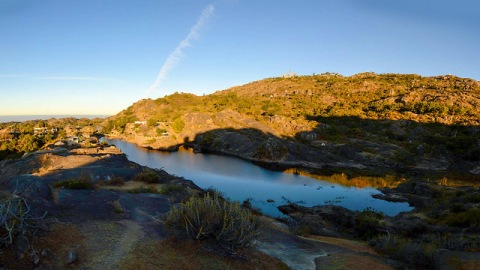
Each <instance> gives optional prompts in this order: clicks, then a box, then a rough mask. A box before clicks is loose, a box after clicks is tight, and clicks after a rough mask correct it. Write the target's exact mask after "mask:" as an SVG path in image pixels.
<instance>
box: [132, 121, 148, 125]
mask: <svg viewBox="0 0 480 270" xmlns="http://www.w3.org/2000/svg"><path fill="white" fill-rule="evenodd" d="M134 124H136V125H146V124H147V121H135V122H134Z"/></svg>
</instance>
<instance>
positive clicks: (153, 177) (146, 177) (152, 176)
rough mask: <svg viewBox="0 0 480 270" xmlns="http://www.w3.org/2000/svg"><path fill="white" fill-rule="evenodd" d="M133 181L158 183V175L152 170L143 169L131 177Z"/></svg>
mask: <svg viewBox="0 0 480 270" xmlns="http://www.w3.org/2000/svg"><path fill="white" fill-rule="evenodd" d="M132 180H133V181H138V182H144V183H152V184H153V183H159V182H160V180H161V179H160V176H159V175H158V174H157V173H156V172H155V171H154V170H145V171H143V172H141V173H139V174H137V175H135V176H134V177H133V179H132Z"/></svg>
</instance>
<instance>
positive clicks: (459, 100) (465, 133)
mask: <svg viewBox="0 0 480 270" xmlns="http://www.w3.org/2000/svg"><path fill="white" fill-rule="evenodd" d="M479 107H480V83H479V82H478V81H475V80H472V79H465V78H459V77H456V76H451V75H445V76H435V77H422V76H419V75H413V74H374V73H361V74H357V75H353V76H350V77H345V76H341V75H338V74H331V73H326V74H320V75H312V76H295V77H288V78H283V77H282V78H269V79H265V80H261V81H256V82H252V83H249V84H246V85H243V86H238V87H233V88H230V89H227V90H224V91H218V92H216V93H214V94H211V95H206V96H195V95H192V94H182V93H176V94H173V95H170V96H166V97H164V98H159V99H156V100H151V99H146V100H140V101H138V102H136V103H135V104H133V105H132V106H130V107H129V108H127V109H126V110H124V111H122V112H120V113H119V114H118V115H116V116H113V117H110V118H108V119H107V120H106V121H105V122H104V126H105V130H106V131H107V132H109V133H110V134H111V135H112V136H117V137H120V138H122V139H126V140H128V141H130V142H134V143H136V144H138V145H141V146H143V147H148V148H153V149H161V150H168V151H174V150H176V149H178V147H179V146H180V145H186V146H189V147H193V148H194V149H195V150H196V151H198V152H213V153H218V154H225V155H233V156H237V157H241V158H243V159H247V160H251V161H253V162H256V163H258V164H261V165H264V166H267V167H271V168H276V169H282V170H284V169H292V168H293V169H303V170H307V171H310V172H314V173H324V172H331V171H333V172H338V171H340V172H358V173H361V174H378V173H379V174H385V173H387V172H397V173H402V174H403V173H405V172H407V171H408V172H414V173H416V172H419V173H422V174H423V173H429V174H430V173H434V174H436V175H439V176H442V177H449V176H450V175H455V176H458V175H462V176H467V177H478V174H480V140H479V139H478V138H479V137H480V110H478V108H479Z"/></svg>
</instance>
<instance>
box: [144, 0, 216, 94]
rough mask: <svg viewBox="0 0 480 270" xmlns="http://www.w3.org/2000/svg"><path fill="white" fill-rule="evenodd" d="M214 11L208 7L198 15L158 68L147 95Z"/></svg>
mask: <svg viewBox="0 0 480 270" xmlns="http://www.w3.org/2000/svg"><path fill="white" fill-rule="evenodd" d="M214 10H215V8H214V6H213V4H210V5H208V6H207V7H206V8H205V9H204V10H203V11H202V14H200V17H199V18H198V20H197V22H196V23H195V25H193V27H192V28H191V29H190V32H189V33H188V35H187V37H186V38H184V39H183V40H182V41H181V42H180V43H179V44H178V45H177V47H176V48H175V50H173V52H172V53H171V54H170V55H169V56H168V58H167V60H166V61H165V62H164V63H163V66H162V67H161V68H160V72H159V73H158V76H157V79H156V80H155V82H154V83H153V84H152V85H151V86H150V87H149V88H148V90H147V95H150V94H152V93H153V92H154V91H155V90H157V89H158V88H159V86H160V84H161V83H162V81H163V80H165V78H166V77H167V74H168V72H169V71H170V70H171V69H172V68H173V67H175V65H177V64H178V63H179V62H180V60H181V59H182V57H183V49H184V48H186V47H188V46H190V45H191V44H190V42H191V41H192V40H194V39H196V38H198V37H199V35H200V31H201V30H202V28H204V27H205V24H206V23H207V22H208V20H209V19H210V17H211V16H212V14H213V11H214Z"/></svg>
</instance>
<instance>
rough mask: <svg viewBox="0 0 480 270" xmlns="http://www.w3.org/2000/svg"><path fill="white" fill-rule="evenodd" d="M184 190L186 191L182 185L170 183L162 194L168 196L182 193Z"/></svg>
mask: <svg viewBox="0 0 480 270" xmlns="http://www.w3.org/2000/svg"><path fill="white" fill-rule="evenodd" d="M183 190H184V187H183V186H182V185H180V184H172V183H168V184H165V185H163V186H162V189H161V191H160V193H161V194H164V195H168V194H172V193H177V192H181V191H183Z"/></svg>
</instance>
